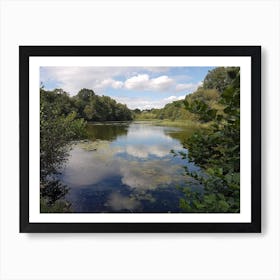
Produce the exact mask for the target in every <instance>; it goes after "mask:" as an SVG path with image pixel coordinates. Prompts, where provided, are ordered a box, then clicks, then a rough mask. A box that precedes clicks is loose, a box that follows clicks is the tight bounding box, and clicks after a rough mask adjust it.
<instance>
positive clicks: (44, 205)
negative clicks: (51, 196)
mask: <svg viewBox="0 0 280 280" xmlns="http://www.w3.org/2000/svg"><path fill="white" fill-rule="evenodd" d="M40 212H41V213H67V212H68V213H70V212H71V204H70V203H69V202H67V201H65V200H57V201H55V202H54V203H52V204H49V203H48V200H47V199H45V198H41V199H40Z"/></svg>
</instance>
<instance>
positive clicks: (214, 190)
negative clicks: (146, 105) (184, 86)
mask: <svg viewBox="0 0 280 280" xmlns="http://www.w3.org/2000/svg"><path fill="white" fill-rule="evenodd" d="M223 71H224V69H223ZM217 72H218V71H217ZM226 72H227V74H228V77H227V78H226V80H227V83H226V84H225V86H226V87H225V89H224V90H223V92H222V93H221V95H220V100H219V103H220V104H221V105H223V106H224V109H223V114H218V113H217V112H213V111H212V112H213V113H212V115H211V118H212V122H213V123H212V125H211V127H210V130H204V131H200V132H196V133H194V135H193V136H192V137H190V138H189V139H188V140H187V141H186V143H185V147H186V148H188V152H189V153H188V157H189V159H190V160H191V161H193V162H194V163H196V164H197V165H199V166H200V167H201V168H202V169H203V172H202V173H197V172H189V170H188V169H187V168H186V171H187V174H188V175H189V176H191V177H192V178H194V179H195V180H196V181H197V182H198V183H200V184H202V185H203V186H204V190H203V192H192V191H190V189H189V188H187V189H184V192H185V195H186V197H185V199H181V201H180V205H181V207H182V209H183V210H185V211H186V212H192V211H195V212H239V211H240V73H239V68H230V69H226ZM208 78H209V77H208ZM215 79H219V77H216V78H215ZM215 79H214V78H213V80H212V82H213V84H216V81H215ZM207 82H208V80H207ZM217 83H218V81H217ZM186 109H187V110H191V111H192V112H195V113H196V114H198V115H199V116H200V117H202V119H203V118H204V116H205V115H207V113H209V107H208V106H207V104H205V103H204V102H203V101H201V107H200V108H199V109H197V104H196V103H195V104H189V103H188V104H186Z"/></svg>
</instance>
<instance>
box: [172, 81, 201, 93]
mask: <svg viewBox="0 0 280 280" xmlns="http://www.w3.org/2000/svg"><path fill="white" fill-rule="evenodd" d="M201 84H202V83H201V82H199V83H196V84H193V83H189V84H177V85H176V87H175V91H176V92H193V91H195V90H196V89H197V88H198V87H199V86H201Z"/></svg>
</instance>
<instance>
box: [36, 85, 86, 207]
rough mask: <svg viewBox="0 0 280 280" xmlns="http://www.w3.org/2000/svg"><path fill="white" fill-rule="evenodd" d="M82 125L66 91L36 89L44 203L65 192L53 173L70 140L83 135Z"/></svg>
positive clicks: (61, 163) (52, 201)
mask: <svg viewBox="0 0 280 280" xmlns="http://www.w3.org/2000/svg"><path fill="white" fill-rule="evenodd" d="M85 125H86V123H85V121H84V120H83V119H79V118H77V112H76V111H74V110H73V109H72V103H71V99H70V98H69V96H68V95H67V93H65V92H63V91H62V90H54V91H45V90H44V89H43V88H41V89H40V190H41V197H42V198H44V199H45V200H46V201H47V203H48V205H52V204H54V203H55V201H57V200H58V199H60V198H62V197H63V196H64V195H65V194H66V192H67V187H66V186H65V185H63V184H61V183H60V181H59V180H57V178H56V176H57V174H58V173H59V170H60V168H61V167H62V166H63V163H64V162H65V160H66V158H67V156H68V151H69V149H70V145H69V143H70V141H72V140H77V139H80V138H84V137H85V136H86V131H85Z"/></svg>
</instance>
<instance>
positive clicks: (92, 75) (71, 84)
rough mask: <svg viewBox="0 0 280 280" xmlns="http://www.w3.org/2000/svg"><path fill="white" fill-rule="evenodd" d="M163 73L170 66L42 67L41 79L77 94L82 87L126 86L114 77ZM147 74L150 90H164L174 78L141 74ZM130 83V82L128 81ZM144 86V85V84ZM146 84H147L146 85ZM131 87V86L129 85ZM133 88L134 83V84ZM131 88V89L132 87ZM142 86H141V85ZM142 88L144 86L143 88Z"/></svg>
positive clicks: (94, 88)
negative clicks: (153, 77)
mask: <svg viewBox="0 0 280 280" xmlns="http://www.w3.org/2000/svg"><path fill="white" fill-rule="evenodd" d="M143 70H144V71H147V72H148V73H163V72H167V71H168V70H169V68H168V67H70V66H69V67H66V66H65V67H64V66H61V67H42V68H41V76H40V81H42V82H43V83H44V82H45V83H46V82H48V83H49V82H53V83H56V84H58V87H61V88H63V89H64V90H65V91H67V92H68V93H69V94H70V95H75V94H76V93H77V92H78V91H79V90H80V89H82V88H90V89H93V90H97V91H98V90H103V89H105V88H108V87H112V88H115V89H119V88H122V87H124V83H123V82H122V81H119V80H118V79H115V78H114V77H118V76H123V77H125V78H126V79H127V80H126V81H128V80H130V79H131V78H134V77H137V76H139V72H141V71H142V72H143ZM143 75H144V77H145V75H147V78H148V87H149V89H150V90H162V89H164V88H168V86H169V84H170V82H171V80H172V79H170V78H168V77H167V76H160V77H158V78H155V79H150V78H149V75H148V74H142V75H141V74H140V81H139V82H138V83H137V79H136V81H135V82H136V84H138V87H139V84H140V82H141V79H142V78H144V77H141V76H143ZM132 82H133V79H132ZM128 84H129V82H128ZM142 86H143V87H144V85H142ZM145 86H146V85H145ZM128 87H129V86H128ZM132 88H133V85H132ZM132 88H131V89H132ZM140 88H141V87H140ZM50 89H52V88H50ZM141 89H142V88H141Z"/></svg>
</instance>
